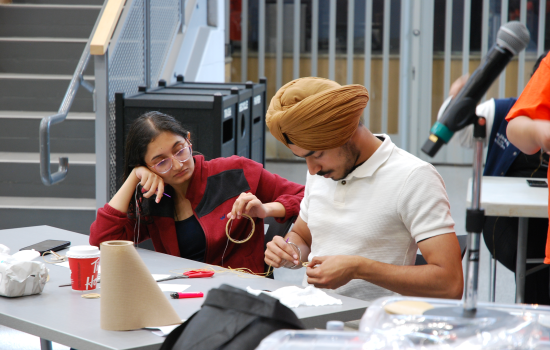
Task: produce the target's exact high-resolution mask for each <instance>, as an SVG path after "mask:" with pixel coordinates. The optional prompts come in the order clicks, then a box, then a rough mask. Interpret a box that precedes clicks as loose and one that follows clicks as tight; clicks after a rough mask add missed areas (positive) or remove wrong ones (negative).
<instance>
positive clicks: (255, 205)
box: [227, 192, 268, 219]
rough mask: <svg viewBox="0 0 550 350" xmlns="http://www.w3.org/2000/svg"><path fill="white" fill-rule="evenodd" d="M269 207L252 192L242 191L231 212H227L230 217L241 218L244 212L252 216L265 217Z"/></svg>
mask: <svg viewBox="0 0 550 350" xmlns="http://www.w3.org/2000/svg"><path fill="white" fill-rule="evenodd" d="M267 212H268V209H267V208H266V206H265V205H264V204H263V203H262V202H261V201H260V200H259V199H258V197H256V196H255V195H253V194H252V193H245V192H243V193H241V195H240V196H239V198H237V200H236V201H235V203H233V208H232V209H231V212H229V213H228V214H227V218H228V219H240V218H241V215H242V214H246V215H249V216H251V217H259V218H262V219H263V218H265V217H266V216H267Z"/></svg>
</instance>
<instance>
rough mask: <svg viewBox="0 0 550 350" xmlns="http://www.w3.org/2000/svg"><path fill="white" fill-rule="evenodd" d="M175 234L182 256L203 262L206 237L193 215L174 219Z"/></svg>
mask: <svg viewBox="0 0 550 350" xmlns="http://www.w3.org/2000/svg"><path fill="white" fill-rule="evenodd" d="M176 236H177V237H178V246H179V248H180V256H181V257H182V258H185V259H189V260H195V261H198V262H204V253H205V252H206V237H205V236H204V231H203V230H202V227H201V224H200V223H199V221H198V220H197V218H196V217H195V215H192V216H190V217H188V218H187V219H185V220H182V221H176Z"/></svg>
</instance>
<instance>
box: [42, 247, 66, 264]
mask: <svg viewBox="0 0 550 350" xmlns="http://www.w3.org/2000/svg"><path fill="white" fill-rule="evenodd" d="M46 253H51V254H52V255H53V256H54V257H55V259H52V260H57V261H48V260H46V259H45V258H44V254H46ZM42 260H44V262H45V263H46V264H59V263H62V262H65V261H66V260H67V257H66V256H64V255H59V254H57V253H56V252H54V251H53V250H48V251H45V252H44V253H42Z"/></svg>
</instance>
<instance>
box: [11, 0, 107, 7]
mask: <svg viewBox="0 0 550 350" xmlns="http://www.w3.org/2000/svg"><path fill="white" fill-rule="evenodd" d="M104 2H105V0H13V3H14V4H39V5H52V4H56V5H74V4H79V5H100V6H101V5H103V3H104Z"/></svg>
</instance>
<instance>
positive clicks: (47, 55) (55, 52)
mask: <svg viewBox="0 0 550 350" xmlns="http://www.w3.org/2000/svg"><path fill="white" fill-rule="evenodd" d="M87 41H88V39H72V38H24V37H9V38H0V52H2V55H0V73H25V74H69V75H72V74H73V73H74V71H75V69H76V66H77V65H78V61H79V60H80V56H81V55H82V51H83V50H84V47H85V46H86V42H87ZM84 74H86V75H93V74H94V60H93V57H92V58H91V59H90V61H89V63H88V67H87V68H86V70H85V72H84Z"/></svg>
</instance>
